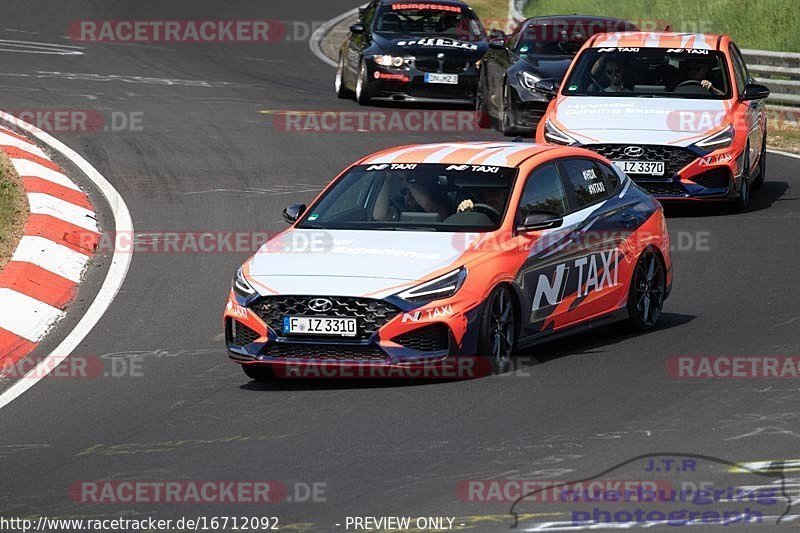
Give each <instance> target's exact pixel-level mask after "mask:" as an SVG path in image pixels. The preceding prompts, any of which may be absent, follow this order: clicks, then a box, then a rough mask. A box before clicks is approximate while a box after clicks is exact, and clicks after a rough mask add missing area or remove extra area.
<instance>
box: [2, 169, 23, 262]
mask: <svg viewBox="0 0 800 533" xmlns="http://www.w3.org/2000/svg"><path fill="white" fill-rule="evenodd" d="M26 215H27V200H26V199H25V193H24V191H23V189H22V185H21V184H20V181H19V177H17V175H16V172H14V171H13V170H12V167H11V163H10V162H9V160H8V158H7V157H6V156H5V154H2V156H0V268H2V267H3V266H4V265H5V264H6V263H7V262H8V260H9V259H10V258H11V255H12V254H13V253H14V249H15V248H16V246H17V242H18V241H19V236H20V231H21V229H22V224H23V223H24V219H25V217H26Z"/></svg>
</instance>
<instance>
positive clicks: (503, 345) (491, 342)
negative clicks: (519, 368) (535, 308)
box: [478, 285, 517, 374]
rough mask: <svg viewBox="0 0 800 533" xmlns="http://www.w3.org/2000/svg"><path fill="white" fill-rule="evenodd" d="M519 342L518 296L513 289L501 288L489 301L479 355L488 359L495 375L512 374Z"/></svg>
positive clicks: (498, 288)
mask: <svg viewBox="0 0 800 533" xmlns="http://www.w3.org/2000/svg"><path fill="white" fill-rule="evenodd" d="M516 340H517V316H516V310H515V308H514V295H513V294H512V293H511V289H509V288H508V287H507V286H505V285H501V286H499V287H497V288H496V289H495V290H493V291H492V293H491V294H490V295H489V297H488V298H487V299H486V302H485V305H484V308H483V316H482V317H481V332H480V337H479V340H478V350H479V355H480V356H481V357H488V359H489V365H490V368H491V370H492V374H502V373H503V372H507V371H508V370H509V368H510V367H511V357H512V354H513V353H514V346H515V344H516Z"/></svg>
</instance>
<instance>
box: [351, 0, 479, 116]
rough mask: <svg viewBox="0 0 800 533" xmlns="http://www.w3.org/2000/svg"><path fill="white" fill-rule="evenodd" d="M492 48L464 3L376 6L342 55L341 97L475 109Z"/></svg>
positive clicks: (383, 1)
mask: <svg viewBox="0 0 800 533" xmlns="http://www.w3.org/2000/svg"><path fill="white" fill-rule="evenodd" d="M488 47H489V45H488V42H487V39H486V32H485V30H484V28H483V26H482V24H481V22H480V19H479V18H478V16H477V15H476V14H475V12H474V11H473V10H472V8H470V7H469V6H468V5H467V4H465V3H464V2H459V1H455V0H431V1H426V2H403V1H398V0H372V1H371V2H370V3H369V4H367V5H366V6H365V7H363V8H361V10H360V13H359V20H358V22H357V23H356V24H353V25H352V26H351V27H350V34H349V36H348V38H347V40H346V41H345V42H344V43H343V44H342V48H341V50H340V51H339V63H338V68H337V69H336V94H337V96H339V98H349V97H355V99H356V101H358V103H359V104H362V105H366V104H368V103H369V102H370V101H372V100H383V101H399V102H423V103H425V102H436V103H442V102H445V103H454V104H467V105H473V104H474V102H475V95H476V89H477V84H478V62H479V61H480V59H481V58H482V57H483V55H484V54H485V53H486V51H487V49H488Z"/></svg>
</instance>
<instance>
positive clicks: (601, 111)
mask: <svg viewBox="0 0 800 533" xmlns="http://www.w3.org/2000/svg"><path fill="white" fill-rule="evenodd" d="M552 116H553V118H554V119H555V120H556V121H557V124H558V125H559V127H564V128H566V129H567V132H568V133H569V134H570V135H571V136H573V137H575V138H576V139H577V140H578V141H580V142H581V143H582V144H596V143H629V142H636V143H638V144H672V145H674V146H688V145H690V144H692V143H695V142H697V141H698V140H699V139H701V138H703V137H704V136H706V135H708V134H710V133H711V132H713V131H714V130H717V129H719V127H720V126H721V125H722V124H724V123H725V121H726V117H727V111H726V108H725V101H723V100H699V99H698V100H693V99H688V98H626V97H607V98H603V97H583V96H575V97H563V98H561V99H560V100H559V101H558V102H557V103H556V107H555V111H554V114H553V115H552Z"/></svg>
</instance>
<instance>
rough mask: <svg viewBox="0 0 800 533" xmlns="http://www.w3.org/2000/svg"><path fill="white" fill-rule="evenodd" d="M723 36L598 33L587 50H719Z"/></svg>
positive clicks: (659, 32)
mask: <svg viewBox="0 0 800 533" xmlns="http://www.w3.org/2000/svg"><path fill="white" fill-rule="evenodd" d="M722 37H723V35H719V34H716V33H679V32H671V31H631V32H616V33H600V34H597V35H595V36H594V37H592V39H591V40H590V41H589V44H588V45H587V47H589V48H605V47H617V48H636V47H640V48H695V49H704V50H719V47H720V42H721V40H722Z"/></svg>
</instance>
